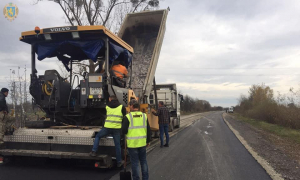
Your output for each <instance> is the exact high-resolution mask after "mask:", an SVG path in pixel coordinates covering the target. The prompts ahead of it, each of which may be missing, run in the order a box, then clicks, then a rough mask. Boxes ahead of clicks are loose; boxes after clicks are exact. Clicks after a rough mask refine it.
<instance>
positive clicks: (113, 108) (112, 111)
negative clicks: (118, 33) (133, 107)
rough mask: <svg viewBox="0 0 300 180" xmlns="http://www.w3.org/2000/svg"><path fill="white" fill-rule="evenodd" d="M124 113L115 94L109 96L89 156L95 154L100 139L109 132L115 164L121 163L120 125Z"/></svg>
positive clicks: (119, 165) (119, 164)
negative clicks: (112, 143)
mask: <svg viewBox="0 0 300 180" xmlns="http://www.w3.org/2000/svg"><path fill="white" fill-rule="evenodd" d="M125 115H126V109H125V107H124V106H123V105H121V104H120V103H119V101H118V99H117V97H116V96H110V97H109V103H108V104H107V106H106V119H105V122H104V126H103V128H102V129H101V130H100V132H98V133H97V135H96V137H95V141H94V146H93V149H92V151H91V152H90V156H93V157H95V156H97V150H98V147H99V142H100V139H101V138H102V137H104V136H107V135H109V134H111V135H112V137H113V138H114V143H115V148H116V159H117V166H118V167H121V166H122V165H123V161H122V157H121V144H120V140H121V127H122V120H123V117H124V116H125Z"/></svg>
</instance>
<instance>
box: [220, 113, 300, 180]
mask: <svg viewBox="0 0 300 180" xmlns="http://www.w3.org/2000/svg"><path fill="white" fill-rule="evenodd" d="M223 119H224V121H225V122H226V123H227V125H228V126H229V128H230V129H231V130H232V131H233V133H234V134H235V135H236V136H237V138H238V139H239V140H240V141H241V143H242V144H243V145H244V146H245V147H246V149H247V150H248V151H249V152H250V153H251V154H252V156H253V157H254V158H255V159H256V160H257V161H258V162H259V163H260V164H261V165H262V167H263V168H264V169H265V170H266V171H267V172H268V174H269V175H270V176H271V177H272V179H276V180H277V179H289V180H294V179H298V178H299V177H300V165H299V162H298V161H297V160H295V158H293V157H292V155H291V154H290V153H288V152H287V151H286V148H284V147H287V146H289V144H290V142H287V141H285V140H283V139H282V138H280V137H278V136H276V135H274V134H271V133H269V132H266V131H263V130H261V129H258V128H256V127H253V126H251V125H250V124H247V123H245V122H243V121H240V120H238V119H237V118H236V117H234V116H231V115H228V114H223Z"/></svg>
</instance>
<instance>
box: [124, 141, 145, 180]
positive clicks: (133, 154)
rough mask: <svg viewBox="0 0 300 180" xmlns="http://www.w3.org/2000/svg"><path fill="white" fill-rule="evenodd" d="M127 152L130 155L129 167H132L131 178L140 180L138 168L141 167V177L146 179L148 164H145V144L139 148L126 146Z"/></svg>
mask: <svg viewBox="0 0 300 180" xmlns="http://www.w3.org/2000/svg"><path fill="white" fill-rule="evenodd" d="M128 152H129V155H130V161H131V169H132V178H133V180H140V168H139V164H140V165H141V169H142V179H143V180H148V179H149V173H148V164H147V159H146V157H147V154H146V146H145V147H140V148H128Z"/></svg>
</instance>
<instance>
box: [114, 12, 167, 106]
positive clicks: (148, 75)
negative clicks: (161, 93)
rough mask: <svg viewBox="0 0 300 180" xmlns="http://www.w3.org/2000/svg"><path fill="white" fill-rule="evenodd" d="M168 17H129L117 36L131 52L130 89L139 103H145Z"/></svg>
mask: <svg viewBox="0 0 300 180" xmlns="http://www.w3.org/2000/svg"><path fill="white" fill-rule="evenodd" d="M167 15H168V10H158V11H144V12H140V13H132V14H128V15H127V16H126V17H125V20H124V22H123V24H122V26H121V28H120V31H119V33H118V36H119V37H120V38H122V39H123V40H124V41H125V42H126V43H128V44H129V45H130V46H132V47H133V48H134V54H133V61H132V63H133V64H132V79H131V85H132V86H131V87H132V89H133V91H134V92H135V95H136V96H137V97H139V98H140V102H141V103H148V102H147V101H148V100H147V99H148V97H149V95H150V92H151V89H152V83H153V78H154V75H155V70H156V66H157V62H158V58H159V54H160V50H161V46H162V42H163V39H164V34H165V31H166V20H167Z"/></svg>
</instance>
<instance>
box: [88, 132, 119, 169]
mask: <svg viewBox="0 0 300 180" xmlns="http://www.w3.org/2000/svg"><path fill="white" fill-rule="evenodd" d="M109 134H111V135H112V137H113V138H114V142H115V148H116V159H117V162H118V163H119V162H121V161H122V157H121V144H120V140H121V130H120V129H110V128H105V127H103V128H102V129H101V130H100V131H99V132H98V134H97V135H96V137H95V141H94V146H93V149H92V151H95V152H97V150H98V147H99V141H100V139H101V138H103V137H104V136H107V135H109Z"/></svg>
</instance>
